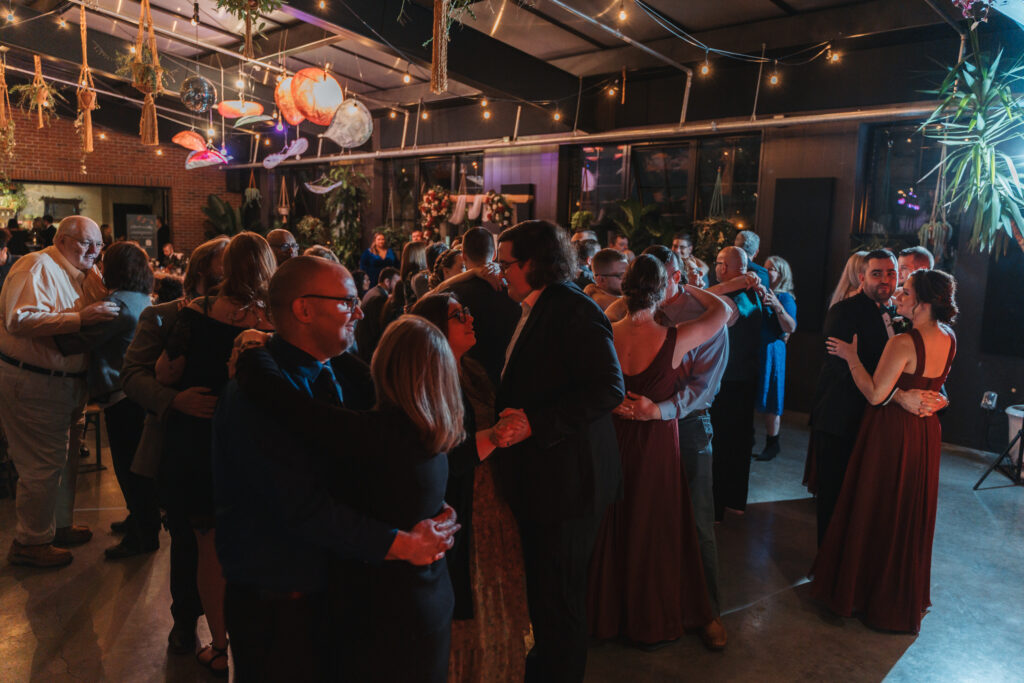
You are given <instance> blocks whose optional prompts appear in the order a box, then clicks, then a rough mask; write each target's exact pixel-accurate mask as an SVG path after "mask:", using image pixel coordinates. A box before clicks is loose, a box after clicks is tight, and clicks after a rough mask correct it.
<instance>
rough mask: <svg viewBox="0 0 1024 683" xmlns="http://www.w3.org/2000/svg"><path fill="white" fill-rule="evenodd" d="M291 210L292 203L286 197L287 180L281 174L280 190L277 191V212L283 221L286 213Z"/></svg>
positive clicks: (286, 217)
mask: <svg viewBox="0 0 1024 683" xmlns="http://www.w3.org/2000/svg"><path fill="white" fill-rule="evenodd" d="M291 212H292V203H291V201H290V200H289V199H288V182H287V181H286V180H285V177H284V176H283V175H282V176H281V191H280V192H278V197H277V213H279V214H280V215H281V218H282V219H283V220H285V221H287V220H288V214H289V213H291Z"/></svg>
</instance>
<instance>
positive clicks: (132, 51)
mask: <svg viewBox="0 0 1024 683" xmlns="http://www.w3.org/2000/svg"><path fill="white" fill-rule="evenodd" d="M8 21H10V20H8ZM128 51H129V52H131V53H132V54H135V46H134V45H132V46H131V47H129V48H128Z"/></svg>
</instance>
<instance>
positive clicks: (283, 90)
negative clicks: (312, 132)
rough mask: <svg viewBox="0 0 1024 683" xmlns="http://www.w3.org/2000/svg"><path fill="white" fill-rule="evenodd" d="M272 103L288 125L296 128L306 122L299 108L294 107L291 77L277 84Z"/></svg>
mask: <svg viewBox="0 0 1024 683" xmlns="http://www.w3.org/2000/svg"><path fill="white" fill-rule="evenodd" d="M274 103H275V104H276V105H277V109H278V111H280V112H281V116H283V117H284V120H285V121H287V122H288V123H289V124H290V125H293V126H297V125H299V124H300V123H302V122H303V121H305V120H306V117H305V116H303V115H302V114H301V113H300V112H299V108H298V107H296V106H295V100H294V99H293V98H292V77H291V76H289V77H288V78H284V79H281V82H280V83H278V84H277V87H276V88H275V89H274Z"/></svg>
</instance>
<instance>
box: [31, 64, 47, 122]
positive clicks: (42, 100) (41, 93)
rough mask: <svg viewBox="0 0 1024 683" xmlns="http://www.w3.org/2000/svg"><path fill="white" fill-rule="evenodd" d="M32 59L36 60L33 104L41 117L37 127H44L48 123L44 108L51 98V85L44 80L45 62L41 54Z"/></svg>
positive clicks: (33, 80)
mask: <svg viewBox="0 0 1024 683" xmlns="http://www.w3.org/2000/svg"><path fill="white" fill-rule="evenodd" d="M32 59H33V60H34V61H35V67H36V70H35V75H34V76H33V77H32V93H33V94H32V96H33V97H34V98H35V102H33V104H34V106H35V108H36V115H37V116H38V117H39V124H38V125H37V126H36V128H42V127H43V126H44V125H46V121H45V120H44V119H43V108H44V107H45V106H46V104H47V102H48V101H49V99H50V87H49V86H48V85H46V81H44V80H43V63H42V62H41V61H40V60H39V55H34V56H33V57H32Z"/></svg>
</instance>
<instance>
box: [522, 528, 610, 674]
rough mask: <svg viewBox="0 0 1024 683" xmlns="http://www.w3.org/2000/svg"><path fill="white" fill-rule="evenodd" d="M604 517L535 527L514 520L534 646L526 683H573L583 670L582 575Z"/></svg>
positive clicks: (584, 615) (584, 614)
mask: <svg viewBox="0 0 1024 683" xmlns="http://www.w3.org/2000/svg"><path fill="white" fill-rule="evenodd" d="M603 516H604V514H603V511H602V514H601V515H595V516H590V517H581V518H578V519H570V520H566V521H563V522H554V523H539V522H531V521H525V520H520V523H519V530H520V535H521V536H522V543H523V560H524V565H525V570H526V597H527V601H528V606H529V610H530V621H531V622H532V623H533V636H534V646H533V649H532V650H530V653H529V654H528V655H527V658H526V681H527V683H577V682H579V681H582V680H583V674H584V672H585V671H586V668H587V644H588V637H589V625H588V623H587V611H586V603H587V574H588V570H589V567H590V557H591V555H593V552H594V543H595V542H596V540H597V532H598V529H599V528H600V524H601V520H602V518H603Z"/></svg>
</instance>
